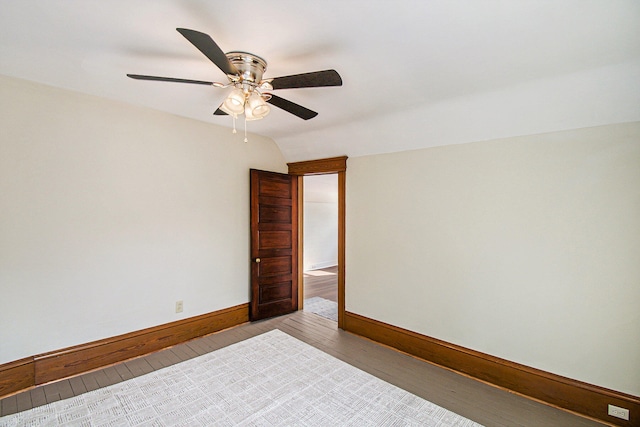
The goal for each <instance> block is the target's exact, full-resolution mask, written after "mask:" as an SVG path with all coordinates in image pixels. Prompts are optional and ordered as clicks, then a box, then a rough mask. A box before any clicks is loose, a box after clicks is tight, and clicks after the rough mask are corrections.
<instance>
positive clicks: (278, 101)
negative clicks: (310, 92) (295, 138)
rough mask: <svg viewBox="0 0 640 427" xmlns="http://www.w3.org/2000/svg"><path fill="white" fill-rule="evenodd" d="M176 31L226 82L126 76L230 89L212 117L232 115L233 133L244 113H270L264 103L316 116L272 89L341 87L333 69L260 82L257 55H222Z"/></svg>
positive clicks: (207, 42) (197, 35)
mask: <svg viewBox="0 0 640 427" xmlns="http://www.w3.org/2000/svg"><path fill="white" fill-rule="evenodd" d="M176 30H178V32H179V33H180V34H182V35H183V36H184V37H185V38H186V39H187V40H189V41H190V42H191V44H193V45H194V46H195V47H196V48H197V49H198V50H199V51H200V52H202V53H203V54H204V55H205V56H206V57H207V58H209V60H210V61H211V62H213V63H214V64H215V65H216V66H217V67H218V68H219V69H220V70H222V72H223V73H225V74H226V75H227V78H228V82H227V83H219V82H208V81H202V80H188V79H179V78H173V77H156V76H145V75H140V74H127V76H128V77H130V78H132V79H137V80H153V81H163V82H174V83H190V84H199V85H207V86H214V87H218V88H228V87H233V90H232V91H231V92H230V94H229V95H228V96H227V98H226V99H225V100H224V101H223V102H222V104H221V105H220V107H219V108H218V109H217V110H216V111H215V112H214V113H213V114H215V115H231V116H233V118H234V132H235V118H237V117H238V116H240V115H242V114H244V116H245V120H258V119H261V118H263V117H265V116H266V115H267V114H269V111H270V108H269V106H268V105H267V104H271V105H274V106H276V107H278V108H281V109H283V110H285V111H287V112H289V113H291V114H293V115H295V116H298V117H300V118H301V119H304V120H309V119H312V118H314V117H315V116H317V115H318V113H316V112H315V111H312V110H310V109H308V108H306V107H303V106H302V105H298V104H296V103H294V102H291V101H289V100H286V99H284V98H281V97H279V96H276V95H274V94H272V93H271V92H272V91H274V90H278V89H294V88H307V87H323V86H342V78H341V77H340V74H338V73H337V72H336V71H335V70H323V71H315V72H311V73H303V74H295V75H290V76H283V77H274V78H270V79H263V78H262V75H263V73H264V72H265V70H266V69H267V61H265V60H264V59H262V58H260V57H259V56H257V55H254V54H252V53H248V52H240V51H231V52H227V53H224V52H223V51H222V49H220V47H218V45H217V44H216V42H214V41H213V39H212V38H211V37H210V36H209V35H207V34H205V33H201V32H199V31H195V30H189V29H186V28H176ZM245 123H246V122H245Z"/></svg>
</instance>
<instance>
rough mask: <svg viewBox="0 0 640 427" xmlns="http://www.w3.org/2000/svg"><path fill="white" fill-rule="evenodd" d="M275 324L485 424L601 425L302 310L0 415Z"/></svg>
mask: <svg viewBox="0 0 640 427" xmlns="http://www.w3.org/2000/svg"><path fill="white" fill-rule="evenodd" d="M272 329H280V330H281V331H283V332H285V333H287V334H289V335H291V336H293V337H295V338H297V339H299V340H301V341H304V342H306V343H307V344H310V345H312V346H314V347H316V348H318V349H320V350H322V351H324V352H326V353H328V354H331V355H332V356H334V357H336V358H338V359H341V360H343V361H345V362H347V363H349V364H351V365H353V366H355V367H357V368H359V369H361V370H363V371H366V372H369V373H370V374H372V375H375V376H376V377H378V378H381V379H383V380H385V381H387V382H389V383H392V384H394V385H396V386H398V387H401V388H403V389H405V390H407V391H409V392H411V393H414V394H416V395H418V396H420V397H422V398H424V399H427V400H429V401H431V402H433V403H436V404H438V405H440V406H442V407H444V408H447V409H449V410H451V411H453V412H456V413H458V414H460V415H462V416H465V417H467V418H470V419H472V420H474V421H476V422H478V423H481V424H483V425H485V426H487V427H489V426H505V427H506V426H509V427H513V426H535V427H545V426H549V427H551V426H554V427H562V426H572V427H574V426H575V427H587V426H601V425H602V424H599V423H597V422H595V421H591V420H587V419H584V418H581V417H578V416H575V415H573V414H570V413H567V412H564V411H561V410H558V409H555V408H552V407H549V406H546V405H543V404H541V403H538V402H535V401H532V400H529V399H526V398H524V397H520V396H517V395H514V394H512V393H509V392H507V391H504V390H501V389H498V388H495V387H492V386H489V385H487V384H484V383H481V382H479V381H476V380H473V379H471V378H467V377H465V376H462V375H458V374H456V373H454V372H451V371H448V370H446V369H442V368H439V367H437V366H434V365H431V364H429V363H426V362H424V361H421V360H418V359H416V358H413V357H411V356H408V355H405V354H403V353H399V352H397V351H395V350H393V349H390V348H388V347H384V346H381V345H379V344H376V343H374V342H372V341H369V340H366V339H364V338H360V337H358V336H356V335H353V334H350V333H348V332H344V331H342V330H339V329H338V328H337V325H336V323H335V322H332V321H330V320H326V319H324V318H322V317H319V316H317V315H314V314H311V313H305V312H304V311H298V312H296V313H293V314H289V315H286V316H281V317H277V318H274V319H268V320H262V321H258V322H253V323H247V324H244V325H240V326H237V327H235V328H231V329H227V330H225V331H222V332H218V333H215V334H212V335H208V336H206V337H203V338H198V339H195V340H192V341H189V342H187V343H184V344H180V345H177V346H175V347H172V348H169V349H165V350H162V351H159V352H157V353H153V354H151V355H148V356H145V357H140V358H137V359H133V360H130V361H127V362H124V363H120V364H117V365H114V366H111V367H108V368H105V369H101V370H98V371H94V372H91V373H87V374H83V375H80V376H77V377H74V378H70V379H66V380H61V381H58V382H55V383H50V384H46V385H44V386H41V387H38V388H35V389H32V390H29V391H26V392H23V393H20V394H17V395H14V396H10V397H8V398H5V399H2V400H0V415H9V414H12V413H15V412H17V411H23V410H26V409H29V408H32V407H36V406H40V405H44V404H46V403H49V402H54V401H57V400H60V399H65V398H68V397H72V396H75V395H79V394H82V393H85V392H87V391H90V390H95V389H97V388H100V387H106V386H108V385H111V384H115V383H118V382H121V381H125V380H127V379H130V378H133V377H135V376H139V375H144V374H146V373H149V372H152V371H154V370H158V369H161V368H163V367H165V366H169V365H173V364H175V363H179V362H180V361H183V360H186V359H190V358H193V357H196V356H199V355H202V354H205V353H207V352H210V351H214V350H216V349H219V348H222V347H225V346H227V345H230V344H233V343H236V342H239V341H242V340H245V339H247V338H250V337H252V336H255V335H259V334H261V333H264V332H267V331H270V330H272ZM212 421H213V420H212Z"/></svg>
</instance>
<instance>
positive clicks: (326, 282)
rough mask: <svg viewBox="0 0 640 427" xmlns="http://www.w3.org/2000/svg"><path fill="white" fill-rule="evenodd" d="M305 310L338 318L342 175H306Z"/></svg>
mask: <svg viewBox="0 0 640 427" xmlns="http://www.w3.org/2000/svg"><path fill="white" fill-rule="evenodd" d="M303 188H304V191H303V209H302V211H303V220H302V223H303V224H304V225H303V227H302V228H303V233H304V235H303V239H302V241H303V250H302V252H303V254H304V255H303V263H302V264H303V265H302V267H303V268H302V270H303V292H302V294H303V295H304V303H303V307H304V308H303V309H304V311H308V312H311V313H314V314H317V315H319V316H322V317H324V318H326V319H329V320H332V321H334V322H337V321H338V175H337V174H335V173H334V174H326V175H309V176H304V177H303Z"/></svg>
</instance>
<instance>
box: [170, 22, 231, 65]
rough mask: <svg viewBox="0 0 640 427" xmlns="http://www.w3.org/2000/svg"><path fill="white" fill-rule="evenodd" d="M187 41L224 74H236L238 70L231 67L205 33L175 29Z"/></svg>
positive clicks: (227, 59)
mask: <svg viewBox="0 0 640 427" xmlns="http://www.w3.org/2000/svg"><path fill="white" fill-rule="evenodd" d="M176 30H178V32H179V33H180V34H182V35H183V36H184V37H185V38H186V39H187V40H189V41H190V42H191V44H192V45H194V46H195V47H196V48H198V50H199V51H200V52H202V53H204V55H205V56H206V57H207V58H209V60H211V62H213V63H214V64H216V66H217V67H218V68H220V69H221V70H222V72H223V73H225V74H233V75H235V74H238V69H237V68H236V67H235V65H233V64H232V63H231V62H230V61H229V58H227V55H225V54H224V52H223V51H222V49H220V47H218V45H217V44H216V42H214V41H213V39H212V38H211V37H210V36H209V35H208V34H205V33H201V32H199V31H194V30H188V29H186V28H176Z"/></svg>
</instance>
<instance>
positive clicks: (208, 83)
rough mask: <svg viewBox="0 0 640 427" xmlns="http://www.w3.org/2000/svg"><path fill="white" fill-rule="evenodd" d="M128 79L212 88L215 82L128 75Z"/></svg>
mask: <svg viewBox="0 0 640 427" xmlns="http://www.w3.org/2000/svg"><path fill="white" fill-rule="evenodd" d="M127 77H131V78H132V79H136V80H153V81H158V82H174V83H192V84H196V85H207V86H211V85H212V84H213V82H205V81H203V80H189V79H176V78H173V77H157V76H143V75H140V74H127Z"/></svg>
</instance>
